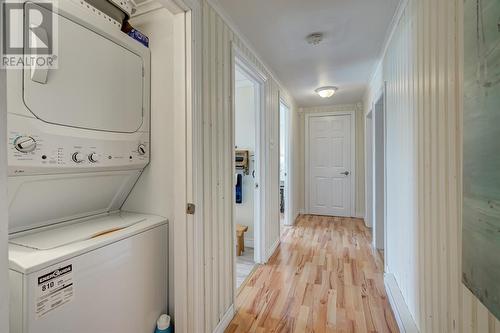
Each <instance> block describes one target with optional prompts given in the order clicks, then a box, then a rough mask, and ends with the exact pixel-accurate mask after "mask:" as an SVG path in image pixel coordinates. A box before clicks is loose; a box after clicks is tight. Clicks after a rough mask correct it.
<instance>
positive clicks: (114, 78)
mask: <svg viewBox="0 0 500 333" xmlns="http://www.w3.org/2000/svg"><path fill="white" fill-rule="evenodd" d="M55 4H56V5H58V6H59V7H57V8H56V9H57V11H54V12H53V15H56V16H57V19H58V27H59V28H58V61H59V67H58V68H57V69H43V68H25V69H24V70H19V71H17V70H12V71H9V72H8V73H7V108H8V143H9V149H8V163H9V178H8V196H9V234H10V240H9V261H10V282H11V311H10V314H11V330H10V332H11V333H53V332H57V333H89V332H101V333H108V332H109V333H150V332H152V331H153V330H154V327H155V322H156V319H157V318H158V316H159V315H160V314H161V313H164V312H165V311H166V308H167V297H166V294H167V290H166V286H167V271H166V270H167V265H166V261H167V258H168V257H167V221H166V220H165V218H162V217H158V216H150V215H142V214H134V213H127V212H122V211H121V207H122V205H123V203H124V202H125V200H126V198H127V196H128V194H129V193H130V191H131V190H132V188H133V186H134V184H135V183H136V181H137V179H138V178H139V177H140V175H141V173H142V171H143V170H144V168H145V167H146V166H147V165H148V163H149V160H150V144H151V143H150V132H149V131H150V123H149V122H150V52H149V50H148V49H147V48H145V47H144V46H142V45H141V44H139V43H138V42H136V41H134V40H132V39H131V38H130V37H128V36H127V35H125V34H123V33H122V32H121V31H119V30H117V29H114V28H113V29H110V25H109V22H108V21H107V20H106V19H103V17H104V16H103V15H100V14H99V13H98V12H96V11H93V10H90V11H89V9H88V7H87V6H86V3H85V2H84V1H80V0H78V1H76V0H65V1H59V2H56V3H55ZM31 9H36V10H38V11H42V12H43V11H45V12H47V11H49V10H51V9H50V7H45V6H44V5H39V4H36V3H32V2H30V1H25V2H24V10H25V11H28V10H31ZM24 17H25V20H26V21H25V22H22V25H23V29H25V30H27V29H28V27H29V26H30V24H31V23H32V22H28V21H27V20H29V17H31V15H25V16H24ZM49 37H50V36H49ZM49 39H50V38H49Z"/></svg>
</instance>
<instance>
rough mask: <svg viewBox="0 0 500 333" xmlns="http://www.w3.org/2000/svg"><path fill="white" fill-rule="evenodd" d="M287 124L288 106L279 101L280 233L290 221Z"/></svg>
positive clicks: (288, 119) (288, 118)
mask: <svg viewBox="0 0 500 333" xmlns="http://www.w3.org/2000/svg"><path fill="white" fill-rule="evenodd" d="M289 124H290V108H289V107H288V105H286V104H285V102H283V101H280V235H282V234H283V232H284V229H285V226H288V225H291V224H292V223H293V222H292V221H290V218H291V214H290V182H289V177H288V174H289V166H290V158H289V156H290V155H289V151H290V150H289V142H290V140H289V137H288V135H289Z"/></svg>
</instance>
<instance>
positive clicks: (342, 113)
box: [304, 109, 356, 217]
mask: <svg viewBox="0 0 500 333" xmlns="http://www.w3.org/2000/svg"><path fill="white" fill-rule="evenodd" d="M346 115H348V116H351V169H352V170H350V172H351V174H350V176H351V205H350V206H351V207H350V211H349V216H351V217H354V216H355V212H356V111H355V110H352V109H351V110H350V111H328V112H310V113H307V114H306V117H305V118H306V119H305V120H306V121H305V127H306V128H305V163H304V164H305V175H304V176H305V177H304V180H305V182H304V184H305V197H306V198H305V199H306V202H305V204H306V208H305V210H306V212H307V214H309V213H310V212H311V207H310V204H311V203H310V200H309V196H310V193H309V180H310V177H309V161H310V159H309V121H310V119H311V118H313V117H324V116H346Z"/></svg>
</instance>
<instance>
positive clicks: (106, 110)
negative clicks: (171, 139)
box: [24, 3, 145, 133]
mask: <svg viewBox="0 0 500 333" xmlns="http://www.w3.org/2000/svg"><path fill="white" fill-rule="evenodd" d="M26 6H27V7H28V8H26V10H29V9H30V8H29V7H30V6H32V7H36V9H37V10H40V11H46V12H47V9H44V8H42V7H40V6H37V5H36V4H33V3H28V4H27V5H26ZM30 17H31V16H30ZM26 20H28V19H26ZM58 21H59V29H58V34H59V43H58V52H57V53H58V54H57V55H58V62H59V66H58V68H57V69H52V70H50V71H48V73H44V75H43V80H41V79H40V75H38V74H37V75H33V73H32V71H31V68H25V70H24V102H25V105H26V106H27V107H28V108H29V110H30V111H31V112H32V113H33V115H35V116H36V117H37V118H39V119H41V120H43V121H45V122H47V123H52V124H59V125H65V126H72V127H79V128H86V129H94V130H102V131H114V132H129V133H131V132H135V131H137V130H138V129H139V128H140V127H141V125H142V122H143V104H144V100H145V99H144V77H143V66H144V64H143V59H142V58H141V56H140V55H138V54H136V53H134V52H132V51H131V50H129V49H127V48H126V47H124V46H122V45H120V44H118V43H117V42H114V41H112V40H110V39H108V38H105V37H104V36H102V35H100V34H98V33H96V32H94V31H92V30H90V29H88V28H87V27H84V26H82V25H80V24H78V23H76V22H74V21H72V20H70V19H68V18H66V17H64V16H62V15H58ZM29 24H30V22H25V27H27V26H28V25H29Z"/></svg>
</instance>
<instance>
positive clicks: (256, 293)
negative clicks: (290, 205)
mask: <svg viewBox="0 0 500 333" xmlns="http://www.w3.org/2000/svg"><path fill="white" fill-rule="evenodd" d="M370 244H371V235H370V231H369V230H368V229H367V228H366V227H365V226H364V223H363V221H362V220H358V219H348V218H337V217H323V216H310V215H305V216H301V217H300V218H299V220H298V221H297V224H296V226H295V227H287V229H286V230H285V232H284V234H283V237H282V243H281V245H280V247H279V248H278V250H277V251H276V253H275V254H274V255H273V257H272V258H271V260H270V261H269V263H268V264H267V265H262V266H260V267H259V268H258V269H257V270H256V271H255V272H254V274H253V275H252V277H251V278H250V280H249V281H248V283H247V284H246V285H245V286H244V287H243V288H242V289H241V291H240V294H239V295H238V297H237V304H236V306H237V309H238V311H237V314H236V316H235V317H234V319H233V321H232V322H231V324H230V325H229V326H228V328H227V329H226V332H227V333H232V332H259V333H261V332H339V333H340V332H399V330H398V328H397V324H396V321H395V319H394V315H393V313H392V310H391V309H390V306H389V302H388V300H387V298H386V292H385V288H384V282H383V264H382V260H381V258H380V257H379V255H378V253H377V252H376V251H374V250H372V248H371V246H370Z"/></svg>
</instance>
